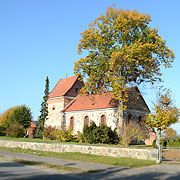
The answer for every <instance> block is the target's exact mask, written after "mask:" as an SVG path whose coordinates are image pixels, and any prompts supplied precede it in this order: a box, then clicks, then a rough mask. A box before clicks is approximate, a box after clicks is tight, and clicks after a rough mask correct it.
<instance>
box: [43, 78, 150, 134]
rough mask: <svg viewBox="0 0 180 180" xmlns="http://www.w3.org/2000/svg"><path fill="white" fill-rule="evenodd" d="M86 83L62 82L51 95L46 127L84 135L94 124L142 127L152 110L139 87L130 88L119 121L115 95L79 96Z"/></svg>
mask: <svg viewBox="0 0 180 180" xmlns="http://www.w3.org/2000/svg"><path fill="white" fill-rule="evenodd" d="M82 87H84V83H83V82H82V81H80V80H79V76H73V77H68V78H65V79H60V81H59V82H58V83H57V85H56V86H55V87H54V89H53V90H52V91H51V92H50V94H49V99H48V102H47V103H48V111H49V114H48V119H47V120H46V122H45V126H46V127H48V126H55V127H57V128H63V129H68V128H72V130H73V133H74V134H75V133H77V132H78V131H79V132H82V131H83V127H84V125H85V124H87V125H89V124H90V122H91V121H94V122H95V123H96V125H97V126H101V125H102V124H106V125H107V126H109V127H111V128H112V129H114V128H116V127H118V126H122V125H123V123H124V122H125V121H126V122H128V121H132V120H133V121H135V122H137V123H142V122H143V120H144V116H145V114H147V113H149V112H150V110H149V108H148V106H147V104H146V102H145V100H144V99H143V97H142V95H141V93H140V91H139V90H138V88H137V87H132V88H128V90H127V91H128V101H127V102H126V107H127V108H126V109H125V110H124V111H123V118H121V119H119V114H118V112H119V108H118V105H119V103H118V101H117V100H115V99H114V98H113V93H112V92H108V93H99V94H86V95H80V94H79V90H80V89H81V88H82Z"/></svg>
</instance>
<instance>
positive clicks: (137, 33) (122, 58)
mask: <svg viewBox="0 0 180 180" xmlns="http://www.w3.org/2000/svg"><path fill="white" fill-rule="evenodd" d="M150 22H151V18H150V16H149V15H147V14H142V13H139V12H137V11H136V10H133V11H129V10H126V11H124V10H122V9H118V8H112V7H110V8H108V9H107V11H106V15H100V16H99V17H98V18H97V19H96V20H95V21H94V22H92V23H91V24H90V25H89V28H88V30H85V31H84V32H83V33H81V36H82V38H81V39H80V43H79V45H78V53H79V54H82V52H83V51H85V53H86V54H87V55H86V57H84V58H80V59H79V60H78V61H77V62H75V67H74V71H75V73H76V74H78V75H81V77H82V78H84V77H85V78H86V79H87V80H86V82H85V87H84V88H83V89H82V92H89V93H98V92H100V91H104V92H106V91H109V90H113V92H114V96H115V97H116V98H117V99H122V91H124V90H125V87H126V86H127V85H131V84H133V85H139V84H141V83H143V82H150V83H154V82H156V81H158V80H161V75H162V73H161V71H160V67H161V65H163V66H164V67H166V68H168V67H171V64H172V62H173V59H174V54H173V51H172V50H170V49H169V48H168V47H167V46H166V41H165V40H163V39H162V38H161V36H160V35H159V34H158V29H157V28H151V27H150V25H149V23H150Z"/></svg>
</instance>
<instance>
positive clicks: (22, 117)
mask: <svg viewBox="0 0 180 180" xmlns="http://www.w3.org/2000/svg"><path fill="white" fill-rule="evenodd" d="M9 120H10V124H15V123H18V124H20V125H22V126H23V127H24V129H26V128H28V127H29V126H30V124H31V121H32V113H31V109H30V108H29V107H27V106H26V105H21V106H18V107H17V108H16V109H15V110H14V111H13V112H12V114H11V116H10V117H9Z"/></svg>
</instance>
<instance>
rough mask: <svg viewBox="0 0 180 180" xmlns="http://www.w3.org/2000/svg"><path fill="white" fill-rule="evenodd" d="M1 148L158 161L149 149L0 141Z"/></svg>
mask: <svg viewBox="0 0 180 180" xmlns="http://www.w3.org/2000/svg"><path fill="white" fill-rule="evenodd" d="M0 146H1V147H10V148H23V149H32V150H39V151H52V152H81V153H86V154H95V155H100V156H113V157H130V158H136V159H146V160H154V161H156V160H157V159H158V150H157V149H150V148H146V149H144V148H122V147H116V146H96V145H77V144H61V143H39V142H20V141H8V140H0Z"/></svg>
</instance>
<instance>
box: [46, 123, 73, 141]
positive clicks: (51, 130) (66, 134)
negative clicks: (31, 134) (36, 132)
mask: <svg viewBox="0 0 180 180" xmlns="http://www.w3.org/2000/svg"><path fill="white" fill-rule="evenodd" d="M43 137H44V138H45V139H50V140H58V141H60V142H70V141H75V136H74V135H73V134H72V130H71V129H68V130H62V129H57V128H55V127H51V126H48V127H46V128H44V130H43Z"/></svg>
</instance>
